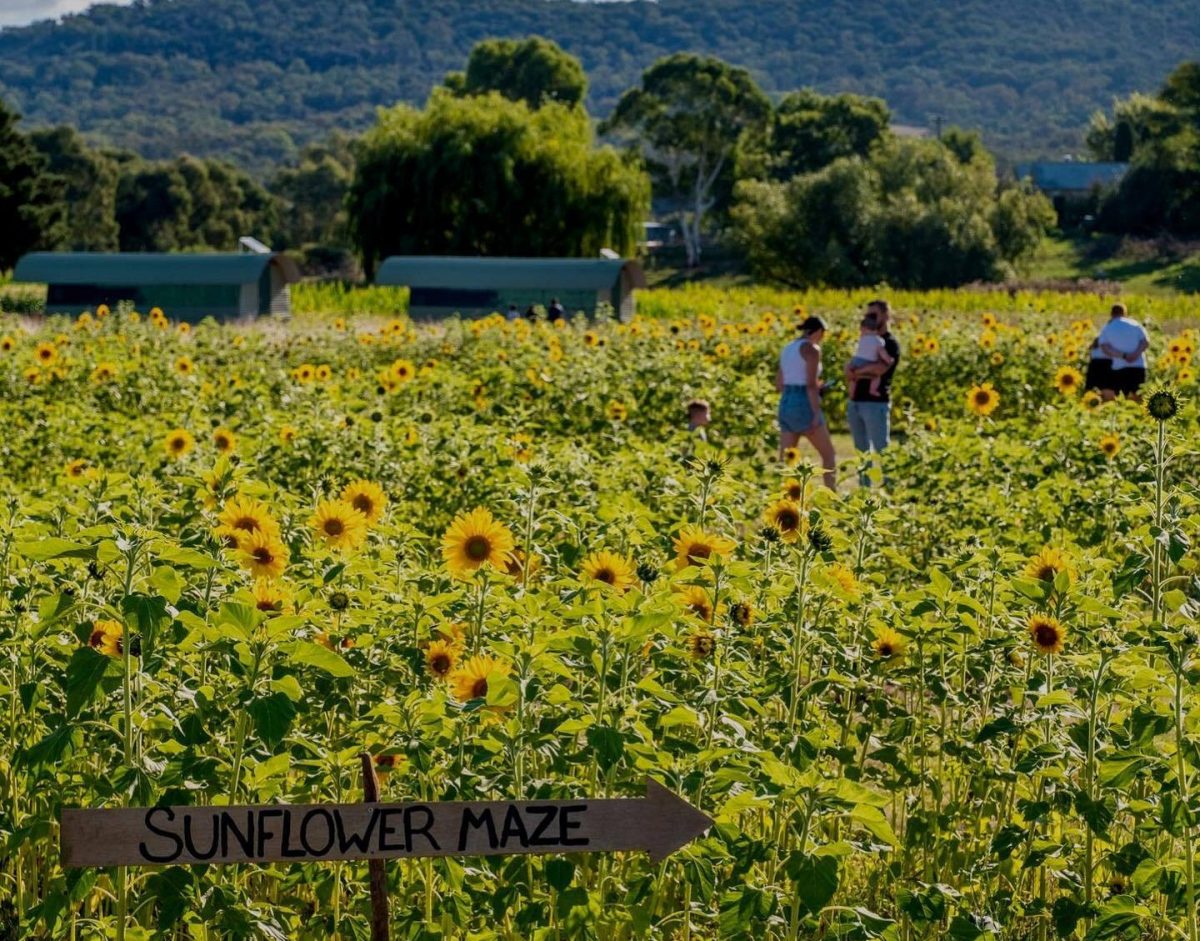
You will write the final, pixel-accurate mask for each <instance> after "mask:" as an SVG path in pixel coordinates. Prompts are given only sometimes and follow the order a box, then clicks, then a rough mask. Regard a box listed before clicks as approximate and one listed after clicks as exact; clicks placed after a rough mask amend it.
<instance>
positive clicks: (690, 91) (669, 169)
mask: <svg viewBox="0 0 1200 941" xmlns="http://www.w3.org/2000/svg"><path fill="white" fill-rule="evenodd" d="M770 110H771V105H770V102H769V101H768V100H767V97H766V95H764V94H763V93H762V90H761V89H759V87H758V86H757V85H756V84H755V83H754V79H753V78H751V76H750V73H749V72H748V71H746V70H745V69H742V68H736V67H734V66H732V65H729V64H728V63H726V62H722V61H721V60H720V59H715V58H712V57H709V56H697V55H692V54H689V53H677V54H675V55H672V56H668V57H667V58H665V59H660V60H659V61H658V62H656V63H654V65H652V66H651V67H650V68H649V69H647V70H646V71H645V72H644V73H643V74H642V83H641V87H639V88H633V89H630V90H629V91H627V92H626V93H625V94H624V95H623V96H622V97H621V100H620V101H619V102H618V103H617V107H616V110H615V111H614V112H613V114H612V117H610V118H609V120H608V121H607V122H606V124H605V129H606V130H607V131H614V132H617V133H618V134H626V135H632V136H633V139H634V146H635V147H636V148H637V149H638V150H640V152H641V153H642V155H643V157H644V158H645V160H646V162H647V163H648V164H649V166H650V168H651V172H652V173H653V174H654V177H655V182H656V183H657V184H659V185H660V186H661V187H662V191H663V193H664V194H666V195H669V196H671V197H672V198H673V199H675V200H677V201H678V202H679V209H678V215H679V225H680V230H681V232H682V234H683V239H684V245H685V247H686V249H687V263H688V265H689V266H695V265H697V264H699V262H700V238H701V233H702V232H703V230H704V217H705V214H706V213H707V212H708V211H709V210H711V209H712V208H713V207H714V205H715V204H716V200H715V199H714V196H713V192H714V186H715V185H716V183H717V181H718V180H719V179H720V177H721V174H722V172H723V171H724V170H725V169H726V167H727V166H728V165H729V163H730V161H731V160H732V159H733V157H734V153H735V150H736V148H737V146H738V141H739V139H740V138H741V136H742V134H743V133H745V132H746V131H748V130H750V129H754V128H760V127H761V126H762V125H763V124H764V123H765V122H766V120H767V118H768V116H769V114H770Z"/></svg>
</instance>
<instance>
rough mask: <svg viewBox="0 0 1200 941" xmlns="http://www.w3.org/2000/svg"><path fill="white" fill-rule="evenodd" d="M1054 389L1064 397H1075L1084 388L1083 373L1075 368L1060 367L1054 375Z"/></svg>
mask: <svg viewBox="0 0 1200 941" xmlns="http://www.w3.org/2000/svg"><path fill="white" fill-rule="evenodd" d="M1054 388H1056V389H1057V390H1058V391H1059V392H1060V393H1061V394H1062V395H1075V394H1076V393H1078V392H1079V390H1080V389H1082V388H1083V373H1081V372H1080V371H1079V370H1078V369H1076V368H1075V367H1074V366H1060V367H1059V370H1058V372H1056V373H1055V374H1054Z"/></svg>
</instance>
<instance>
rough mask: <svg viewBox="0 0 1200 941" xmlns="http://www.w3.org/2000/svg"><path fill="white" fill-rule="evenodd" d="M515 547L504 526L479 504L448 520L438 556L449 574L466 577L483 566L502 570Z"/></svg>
mask: <svg viewBox="0 0 1200 941" xmlns="http://www.w3.org/2000/svg"><path fill="white" fill-rule="evenodd" d="M515 547H516V542H515V540H514V539H513V535H512V533H511V532H510V531H509V529H508V527H507V526H505V525H504V524H503V523H500V522H499V521H497V520H496V519H494V518H493V517H492V514H491V511H490V510H487V509H485V508H483V507H481V508H479V509H476V510H472V511H471V512H470V513H463V514H460V515H459V516H457V517H456V518H455V519H454V522H452V523H451V524H450V527H449V528H448V529H447V530H446V533H445V535H444V536H443V537H442V558H443V559H444V560H445V562H446V567H447V568H448V569H449V570H450V574H451V575H453V576H455V577H456V578H470V577H471V576H472V575H474V574H475V573H476V572H478V571H479V570H480V569H483V568H491V569H495V570H497V571H504V569H505V567H506V566H507V563H508V560H509V557H510V556H511V555H512V552H513V549H514V548H515Z"/></svg>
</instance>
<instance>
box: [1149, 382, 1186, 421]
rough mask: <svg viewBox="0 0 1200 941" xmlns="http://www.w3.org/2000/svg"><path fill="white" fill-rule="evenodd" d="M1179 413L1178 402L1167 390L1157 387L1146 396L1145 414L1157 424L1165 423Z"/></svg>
mask: <svg viewBox="0 0 1200 941" xmlns="http://www.w3.org/2000/svg"><path fill="white" fill-rule="evenodd" d="M1178 413H1179V400H1178V399H1177V398H1175V394H1174V393H1173V392H1171V391H1170V390H1169V389H1166V388H1163V387H1159V388H1157V389H1155V390H1153V391H1152V392H1150V393H1149V394H1148V395H1147V396H1146V414H1147V415H1149V416H1150V417H1151V418H1153V419H1154V420H1155V421H1158V422H1167V421H1170V420H1171V419H1172V418H1174V417H1175V416H1176V415H1177V414H1178Z"/></svg>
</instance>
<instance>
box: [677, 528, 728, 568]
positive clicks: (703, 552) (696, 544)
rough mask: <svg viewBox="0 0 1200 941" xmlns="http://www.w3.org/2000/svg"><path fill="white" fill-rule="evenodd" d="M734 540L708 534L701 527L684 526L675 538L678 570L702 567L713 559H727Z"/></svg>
mask: <svg viewBox="0 0 1200 941" xmlns="http://www.w3.org/2000/svg"><path fill="white" fill-rule="evenodd" d="M733 547H734V543H733V540H732V539H726V538H725V537H724V536H718V535H717V534H715V533H710V532H707V531H705V530H703V529H701V528H700V527H699V526H690V525H689V526H684V527H683V528H682V529H681V530H680V531H679V535H678V536H677V537H676V538H675V564H676V567H677V568H681V569H682V568H687V567H688V566H689V565H702V564H703V563H704V562H706V561H707V560H709V559H711V558H714V557H716V558H725V557H727V556H728V555H729V553H731V552H732V551H733Z"/></svg>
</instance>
